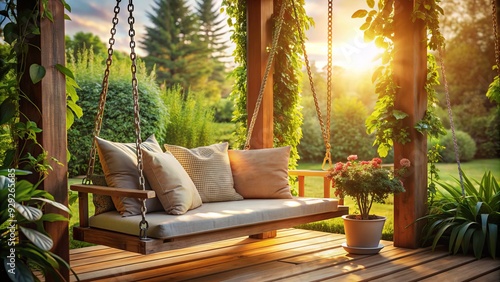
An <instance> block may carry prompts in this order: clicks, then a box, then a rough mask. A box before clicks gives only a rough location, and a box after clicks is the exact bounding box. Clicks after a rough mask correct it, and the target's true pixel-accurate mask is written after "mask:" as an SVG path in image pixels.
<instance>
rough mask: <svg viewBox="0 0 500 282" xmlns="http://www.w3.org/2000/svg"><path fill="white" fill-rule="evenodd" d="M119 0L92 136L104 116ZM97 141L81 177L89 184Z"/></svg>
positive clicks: (98, 128)
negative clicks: (85, 170)
mask: <svg viewBox="0 0 500 282" xmlns="http://www.w3.org/2000/svg"><path fill="white" fill-rule="evenodd" d="M120 2H121V0H116V5H115V8H114V10H113V11H114V16H113V19H112V21H111V22H112V24H113V26H112V27H111V30H110V33H111V37H110V38H109V41H108V43H109V47H108V57H107V59H106V70H105V71H104V78H103V79H102V84H101V94H100V96H99V106H98V109H97V114H96V117H95V120H94V132H93V134H92V136H94V137H98V136H99V133H100V132H101V127H102V118H103V116H104V107H105V105H106V96H107V94H108V86H109V68H110V67H111V64H112V63H113V45H114V44H115V34H116V25H117V24H118V14H119V13H120ZM96 142H97V141H96V140H95V138H92V146H91V148H90V156H89V165H88V168H87V175H86V176H85V178H84V179H83V181H82V183H83V184H90V183H91V178H92V174H94V166H95V156H96V153H97V143H96Z"/></svg>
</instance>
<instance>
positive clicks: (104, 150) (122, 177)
mask: <svg viewBox="0 0 500 282" xmlns="http://www.w3.org/2000/svg"><path fill="white" fill-rule="evenodd" d="M96 140H97V151H98V153H99V160H100V162H101V165H102V170H103V171H104V177H105V178H106V182H107V184H108V185H109V186H110V187H119V188H128V189H138V190H139V189H141V186H140V185H139V172H138V170H137V156H136V153H135V151H136V146H135V143H117V142H111V141H107V140H104V139H102V138H99V137H96ZM141 148H143V149H146V150H149V151H156V152H158V151H159V152H162V150H161V147H160V145H159V144H158V141H156V138H155V137H154V136H151V137H149V138H148V139H147V140H145V141H144V142H142V144H141ZM146 189H147V190H151V188H150V187H149V184H148V183H147V181H146ZM112 199H113V203H114V204H115V207H116V210H117V211H119V212H120V214H121V215H123V216H130V215H136V214H141V207H142V201H141V200H139V199H136V198H126V197H112ZM146 207H147V210H148V212H153V211H161V210H163V207H162V205H161V203H160V201H159V200H158V199H157V198H154V199H147V200H146Z"/></svg>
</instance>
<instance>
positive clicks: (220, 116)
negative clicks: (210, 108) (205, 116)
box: [214, 98, 234, 122]
mask: <svg viewBox="0 0 500 282" xmlns="http://www.w3.org/2000/svg"><path fill="white" fill-rule="evenodd" d="M233 111H234V102H233V101H232V100H231V99H230V98H224V99H220V100H219V102H217V104H215V113H214V119H215V121H216V122H230V121H231V120H232V118H233Z"/></svg>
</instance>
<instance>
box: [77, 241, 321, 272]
mask: <svg viewBox="0 0 500 282" xmlns="http://www.w3.org/2000/svg"><path fill="white" fill-rule="evenodd" d="M284 233H285V234H286V232H284ZM324 237H325V233H309V232H306V233H304V232H300V233H297V234H295V235H293V236H280V238H273V239H268V240H255V239H246V238H237V239H234V240H225V241H220V242H216V243H215V244H213V243H212V244H205V245H200V246H197V247H191V248H187V249H182V250H177V251H169V252H163V253H157V254H152V255H147V256H141V257H138V258H132V259H126V260H116V261H113V262H110V263H108V264H105V265H103V264H99V265H88V266H84V267H79V268H75V271H77V273H79V274H80V273H82V275H81V277H80V278H81V279H82V278H83V279H91V280H95V279H97V278H98V277H101V278H102V279H104V280H106V281H113V280H112V278H111V277H109V276H110V275H111V276H112V274H116V273H120V276H119V277H117V279H116V280H115V281H121V280H120V279H125V278H127V277H128V278H127V279H126V280H128V279H130V280H131V281H134V280H137V279H139V278H145V277H147V273H150V270H151V271H152V272H153V273H157V272H156V271H157V270H158V269H160V268H162V269H163V271H166V272H168V273H172V274H173V273H175V272H178V271H183V270H191V269H194V268H197V266H200V265H201V266H210V265H212V264H218V263H222V264H225V267H226V268H227V264H226V263H225V262H228V261H231V260H239V259H240V258H241V257H242V256H247V255H249V254H251V253H255V252H261V253H266V252H270V250H273V249H274V248H276V247H277V246H283V245H286V244H288V248H291V246H290V245H293V246H296V245H299V246H306V245H307V244H310V243H311V242H313V241H315V240H317V241H324V239H323V238H324ZM297 241H299V243H297ZM300 242H302V243H300ZM279 248H283V247H279ZM136 272H138V274H134V273H136ZM128 274H130V275H132V276H128ZM134 275H135V276H134ZM134 277H135V278H134ZM107 279H110V280H107Z"/></svg>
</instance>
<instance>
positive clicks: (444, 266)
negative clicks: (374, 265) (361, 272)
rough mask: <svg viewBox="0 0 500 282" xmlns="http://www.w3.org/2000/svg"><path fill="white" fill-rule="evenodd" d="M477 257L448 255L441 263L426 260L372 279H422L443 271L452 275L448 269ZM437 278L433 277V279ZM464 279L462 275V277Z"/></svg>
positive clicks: (382, 281)
mask: <svg viewBox="0 0 500 282" xmlns="http://www.w3.org/2000/svg"><path fill="white" fill-rule="evenodd" d="M474 260H475V258H474V257H472V256H447V257H442V258H440V259H439V263H436V261H435V260H432V261H429V262H426V263H424V264H419V265H415V266H413V267H410V268H408V269H404V270H401V271H396V272H395V273H390V274H387V275H384V276H383V277H380V278H378V279H372V281H381V282H384V281H391V280H392V281H412V280H422V279H424V278H426V277H432V276H434V275H436V274H439V273H443V274H445V275H446V276H447V277H450V276H449V274H448V271H449V270H451V269H454V268H458V267H460V266H461V265H464V264H466V263H469V262H472V261H474ZM435 279H436V278H435V277H433V278H432V280H433V281H436V280H435ZM461 279H462V277H461Z"/></svg>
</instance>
